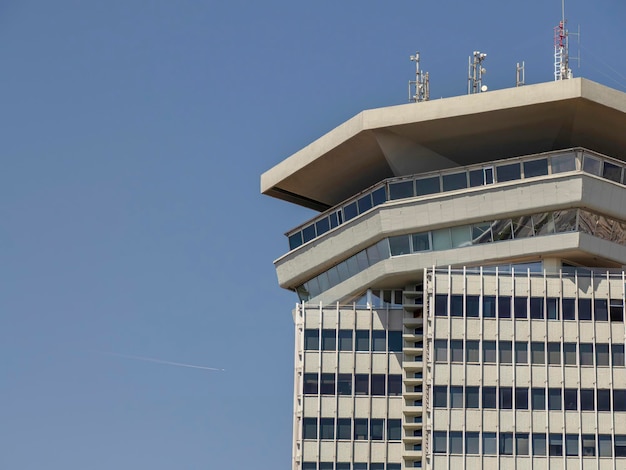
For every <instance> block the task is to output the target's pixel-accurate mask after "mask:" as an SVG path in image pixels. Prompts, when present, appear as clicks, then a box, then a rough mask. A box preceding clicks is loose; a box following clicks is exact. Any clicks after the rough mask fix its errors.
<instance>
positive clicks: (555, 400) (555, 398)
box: [548, 388, 562, 410]
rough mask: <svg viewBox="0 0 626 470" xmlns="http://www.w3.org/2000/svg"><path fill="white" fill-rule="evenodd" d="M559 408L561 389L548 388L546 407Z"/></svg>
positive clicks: (560, 405) (550, 408) (560, 406)
mask: <svg viewBox="0 0 626 470" xmlns="http://www.w3.org/2000/svg"><path fill="white" fill-rule="evenodd" d="M561 408H562V404H561V389H560V388H550V389H548V409H549V410H560V409H561Z"/></svg>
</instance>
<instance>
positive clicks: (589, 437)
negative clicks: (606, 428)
mask: <svg viewBox="0 0 626 470" xmlns="http://www.w3.org/2000/svg"><path fill="white" fill-rule="evenodd" d="M582 441H583V447H582V448H583V457H593V456H595V455H596V436H595V434H583V435H582Z"/></svg>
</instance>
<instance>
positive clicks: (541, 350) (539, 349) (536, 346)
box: [530, 342, 546, 364]
mask: <svg viewBox="0 0 626 470" xmlns="http://www.w3.org/2000/svg"><path fill="white" fill-rule="evenodd" d="M530 359H531V362H532V363H533V364H545V362H546V350H545V344H544V343H539V342H532V343H530Z"/></svg>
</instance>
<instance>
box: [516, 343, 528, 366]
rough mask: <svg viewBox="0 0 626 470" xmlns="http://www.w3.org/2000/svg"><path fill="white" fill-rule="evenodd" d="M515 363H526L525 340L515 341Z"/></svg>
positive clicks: (526, 346) (526, 344)
mask: <svg viewBox="0 0 626 470" xmlns="http://www.w3.org/2000/svg"><path fill="white" fill-rule="evenodd" d="M515 363H516V364H528V343H527V342H525V341H516V342H515Z"/></svg>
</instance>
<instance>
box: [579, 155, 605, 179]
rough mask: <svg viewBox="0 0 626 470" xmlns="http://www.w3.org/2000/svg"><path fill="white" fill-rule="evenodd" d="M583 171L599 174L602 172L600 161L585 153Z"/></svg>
mask: <svg viewBox="0 0 626 470" xmlns="http://www.w3.org/2000/svg"><path fill="white" fill-rule="evenodd" d="M583 171H584V172H585V173H589V174H592V175H596V176H600V175H601V174H602V161H601V160H599V159H598V158H594V157H592V156H591V155H589V154H585V155H584V157H583Z"/></svg>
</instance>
